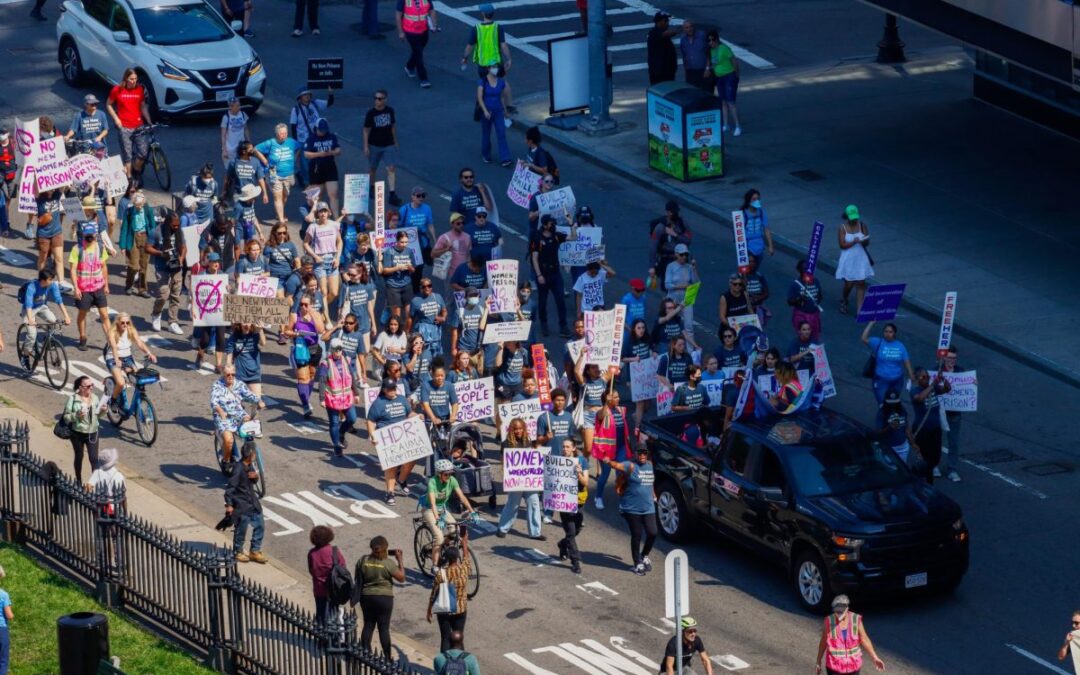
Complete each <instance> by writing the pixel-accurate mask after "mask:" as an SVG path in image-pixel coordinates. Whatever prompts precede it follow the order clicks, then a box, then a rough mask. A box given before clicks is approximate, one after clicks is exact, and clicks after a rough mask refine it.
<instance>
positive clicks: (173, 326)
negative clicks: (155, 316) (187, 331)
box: [169, 321, 184, 335]
mask: <svg viewBox="0 0 1080 675" xmlns="http://www.w3.org/2000/svg"><path fill="white" fill-rule="evenodd" d="M169 332H170V333H172V334H173V335H183V334H184V329H183V328H181V327H180V324H178V323H176V322H175V321H173V322H171V323H170V324H169Z"/></svg>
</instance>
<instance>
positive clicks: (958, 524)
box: [952, 518, 964, 532]
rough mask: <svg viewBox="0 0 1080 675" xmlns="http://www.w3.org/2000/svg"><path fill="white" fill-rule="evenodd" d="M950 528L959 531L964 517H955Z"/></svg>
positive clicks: (962, 525)
mask: <svg viewBox="0 0 1080 675" xmlns="http://www.w3.org/2000/svg"><path fill="white" fill-rule="evenodd" d="M952 529H953V530H954V531H956V532H959V531H960V530H962V529H964V519H963V518H957V519H956V522H954V523H953V524H952Z"/></svg>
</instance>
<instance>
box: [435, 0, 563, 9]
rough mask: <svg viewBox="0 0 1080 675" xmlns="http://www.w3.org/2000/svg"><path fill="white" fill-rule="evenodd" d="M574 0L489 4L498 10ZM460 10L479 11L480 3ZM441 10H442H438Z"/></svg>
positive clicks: (514, 0) (515, 0)
mask: <svg viewBox="0 0 1080 675" xmlns="http://www.w3.org/2000/svg"><path fill="white" fill-rule="evenodd" d="M573 1H574V0H500V2H493V3H491V6H492V7H493V8H494V9H495V10H496V11H498V10H499V9H500V8H502V7H514V8H519V7H525V6H527V5H551V4H554V3H556V2H573ZM458 9H459V10H460V11H462V12H479V11H480V5H469V6H467V7H458ZM439 11H442V10H439Z"/></svg>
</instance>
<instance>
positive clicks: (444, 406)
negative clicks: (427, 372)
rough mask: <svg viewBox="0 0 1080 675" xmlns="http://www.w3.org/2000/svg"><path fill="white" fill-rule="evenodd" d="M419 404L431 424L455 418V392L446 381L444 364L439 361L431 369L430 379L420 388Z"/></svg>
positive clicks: (456, 409)
mask: <svg viewBox="0 0 1080 675" xmlns="http://www.w3.org/2000/svg"><path fill="white" fill-rule="evenodd" d="M420 405H421V406H422V407H423V409H424V415H425V416H426V417H427V420H428V422H430V423H431V424H432V425H438V424H450V423H451V422H453V421H454V419H455V418H457V411H458V399H457V392H456V391H455V389H454V385H452V384H450V383H449V382H447V381H446V366H444V365H442V364H441V363H438V364H436V365H435V367H433V368H432V369H431V379H430V380H428V381H427V382H424V384H423V386H422V387H421V388H420Z"/></svg>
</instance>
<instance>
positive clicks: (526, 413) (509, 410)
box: [499, 398, 544, 441]
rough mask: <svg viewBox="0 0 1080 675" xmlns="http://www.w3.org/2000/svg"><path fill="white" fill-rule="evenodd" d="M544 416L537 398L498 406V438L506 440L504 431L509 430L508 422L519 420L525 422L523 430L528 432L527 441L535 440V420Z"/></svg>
mask: <svg viewBox="0 0 1080 675" xmlns="http://www.w3.org/2000/svg"><path fill="white" fill-rule="evenodd" d="M542 414H544V408H543V407H542V406H541V405H540V399H539V398H530V399H526V400H524V401H513V402H511V403H500V404H499V438H503V439H505V438H506V430H507V429H509V428H510V422H512V421H513V420H515V419H517V418H519V417H520V418H521V419H522V420H523V421H524V422H525V428H526V429H528V431H529V440H531V441H535V440H536V420H538V419H540V415H542Z"/></svg>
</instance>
